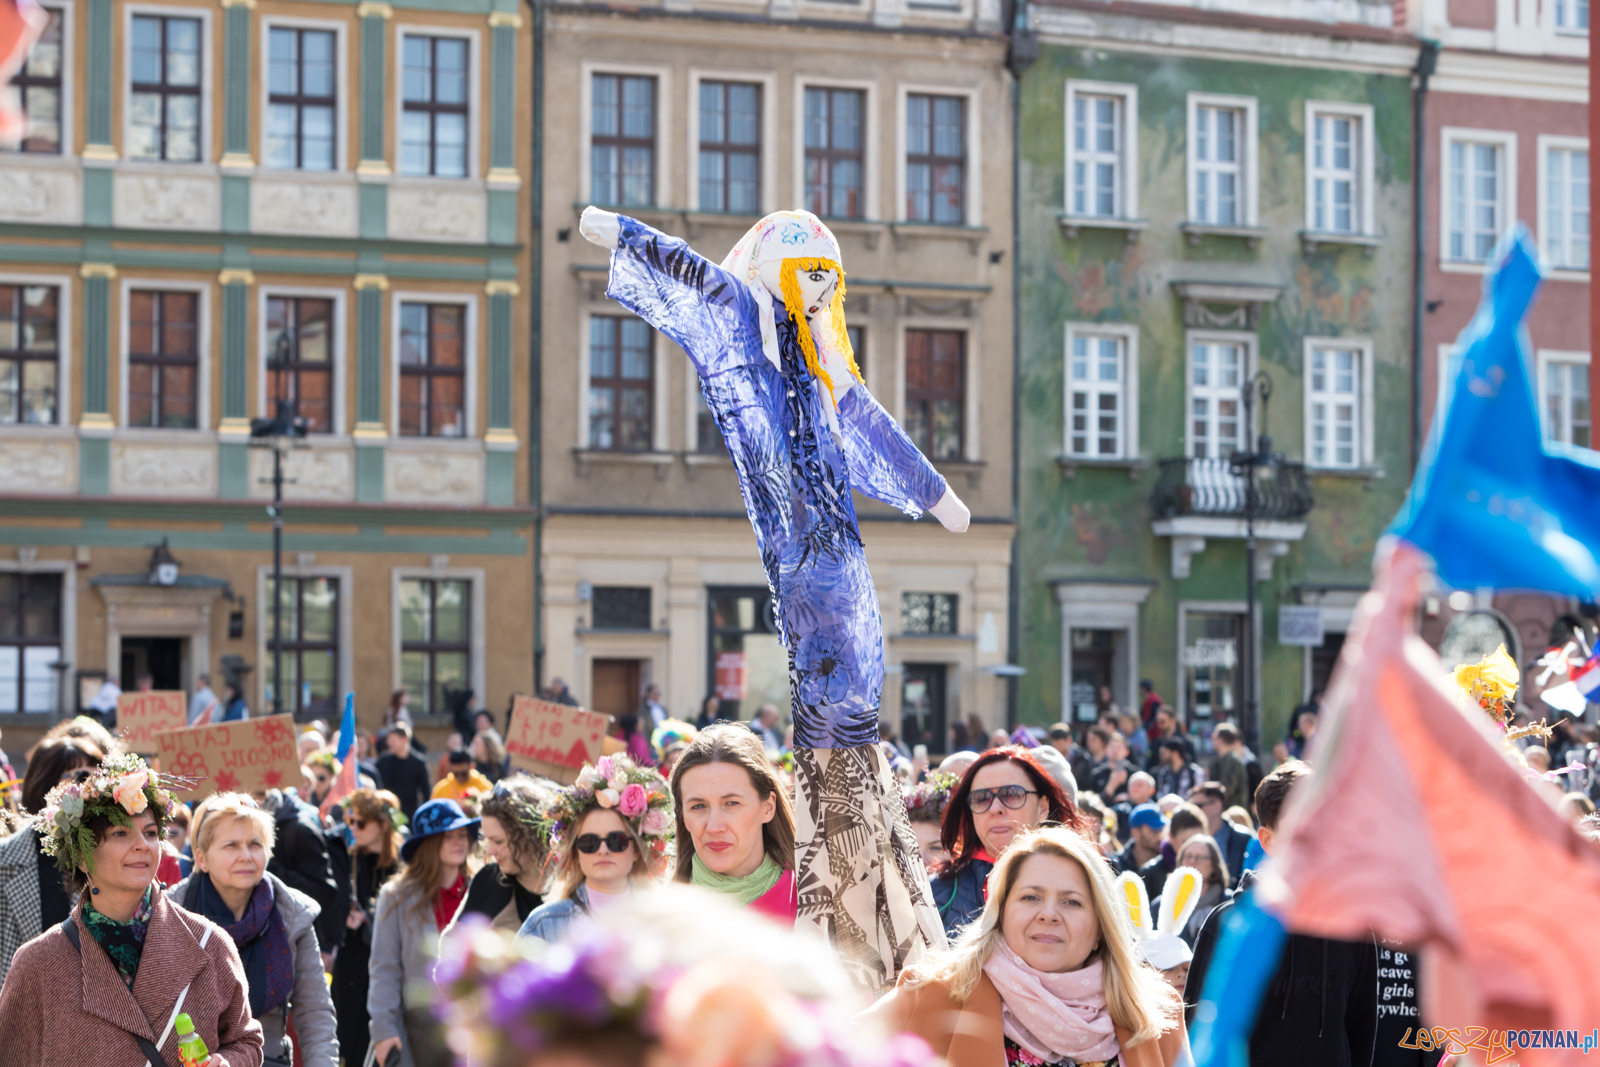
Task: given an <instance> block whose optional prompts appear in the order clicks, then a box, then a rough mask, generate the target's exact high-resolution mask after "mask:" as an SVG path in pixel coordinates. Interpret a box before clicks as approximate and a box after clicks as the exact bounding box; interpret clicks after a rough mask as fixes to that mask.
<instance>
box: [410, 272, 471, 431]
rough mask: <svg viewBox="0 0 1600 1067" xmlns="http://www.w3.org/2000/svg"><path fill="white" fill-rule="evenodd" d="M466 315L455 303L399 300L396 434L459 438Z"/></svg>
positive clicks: (464, 427)
mask: <svg viewBox="0 0 1600 1067" xmlns="http://www.w3.org/2000/svg"><path fill="white" fill-rule="evenodd" d="M466 319H467V309H466V308H465V307H463V306H462V305H460V304H413V303H409V302H407V303H402V304H401V305H400V435H401V436H402V437H465V436H466V433H467V423H466V362H467V361H466V349H467V342H466Z"/></svg>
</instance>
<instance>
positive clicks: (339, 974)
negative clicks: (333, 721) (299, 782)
mask: <svg viewBox="0 0 1600 1067" xmlns="http://www.w3.org/2000/svg"><path fill="white" fill-rule="evenodd" d="M340 804H341V805H342V806H343V808H344V812H345V819H344V825H345V829H346V830H347V831H348V833H346V834H339V833H332V832H330V833H329V834H328V863H329V865H330V866H331V867H332V868H333V869H334V871H335V873H336V874H338V875H339V876H340V877H341V878H343V879H344V881H345V884H346V885H348V886H349V887H350V911H349V914H348V915H347V916H346V917H345V921H344V937H343V940H342V941H340V943H339V952H338V954H337V955H335V956H334V957H333V1006H334V1010H335V1012H336V1013H337V1016H338V1020H339V1048H340V1049H341V1050H342V1051H343V1054H344V1058H345V1062H346V1063H361V1062H363V1061H364V1060H365V1059H366V1055H367V1045H368V1044H369V1043H370V1042H371V1038H370V1036H369V1033H368V1029H367V1027H368V1023H369V1019H368V1018H367V970H368V966H369V964H370V963H371V960H372V917H373V915H375V914H376V913H377V910H378V892H379V891H380V890H381V889H383V887H384V884H385V883H387V882H388V881H389V879H391V878H393V877H394V875H395V872H396V871H398V870H399V869H400V846H401V845H402V844H404V843H405V837H404V836H403V835H402V834H401V833H400V827H401V826H402V825H403V824H404V823H405V818H406V817H405V816H404V815H402V814H401V813H400V798H399V797H397V796H395V795H394V794H393V793H391V792H389V791H388V790H387V789H357V790H356V791H355V792H354V793H351V794H350V795H349V796H347V797H345V798H344V799H343V800H342V801H340ZM347 840H348V842H349V843H348V845H347V844H346V841H347Z"/></svg>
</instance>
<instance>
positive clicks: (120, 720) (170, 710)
mask: <svg viewBox="0 0 1600 1067" xmlns="http://www.w3.org/2000/svg"><path fill="white" fill-rule="evenodd" d="M188 707H189V701H188V698H187V697H185V696H184V695H183V691H182V690H178V689H157V690H152V691H150V692H148V693H123V694H122V695H121V696H119V697H117V734H118V736H120V737H121V738H122V743H123V744H124V745H126V746H127V747H128V751H130V752H138V753H140V754H141V755H146V756H148V755H151V754H152V753H154V752H155V750H156V735H158V734H163V733H166V732H167V731H168V730H181V729H183V728H184V727H185V726H188V725H189V718H188Z"/></svg>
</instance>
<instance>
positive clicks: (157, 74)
mask: <svg viewBox="0 0 1600 1067" xmlns="http://www.w3.org/2000/svg"><path fill="white" fill-rule="evenodd" d="M130 58H131V66H132V72H133V84H132V86H131V92H132V95H131V96H130V98H129V101H128V106H129V109H130V116H131V118H130V124H129V131H128V133H129V138H130V140H129V144H128V156H129V158H131V159H165V160H169V161H172V162H180V163H194V162H197V161H198V160H199V159H200V66H201V64H200V20H199V19H185V18H175V17H171V16H167V15H135V16H134V17H133V54H132V56H131V57H130Z"/></svg>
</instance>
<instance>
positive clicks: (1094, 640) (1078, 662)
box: [1061, 629, 1116, 723]
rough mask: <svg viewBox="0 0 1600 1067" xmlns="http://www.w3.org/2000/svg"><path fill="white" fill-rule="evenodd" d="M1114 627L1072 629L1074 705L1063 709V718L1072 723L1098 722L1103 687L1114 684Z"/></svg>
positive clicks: (1072, 694) (1072, 692)
mask: <svg viewBox="0 0 1600 1067" xmlns="http://www.w3.org/2000/svg"><path fill="white" fill-rule="evenodd" d="M1115 643H1116V631H1114V630H1077V629H1075V630H1073V631H1072V691H1071V696H1072V707H1071V709H1067V708H1063V709H1061V710H1062V716H1061V717H1062V718H1063V719H1067V716H1068V715H1069V714H1070V715H1071V719H1070V720H1067V721H1070V722H1085V723H1089V722H1094V721H1095V719H1096V718H1098V708H1099V701H1100V687H1101V686H1105V687H1107V688H1110V686H1111V657H1112V652H1113V651H1114V649H1115Z"/></svg>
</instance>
